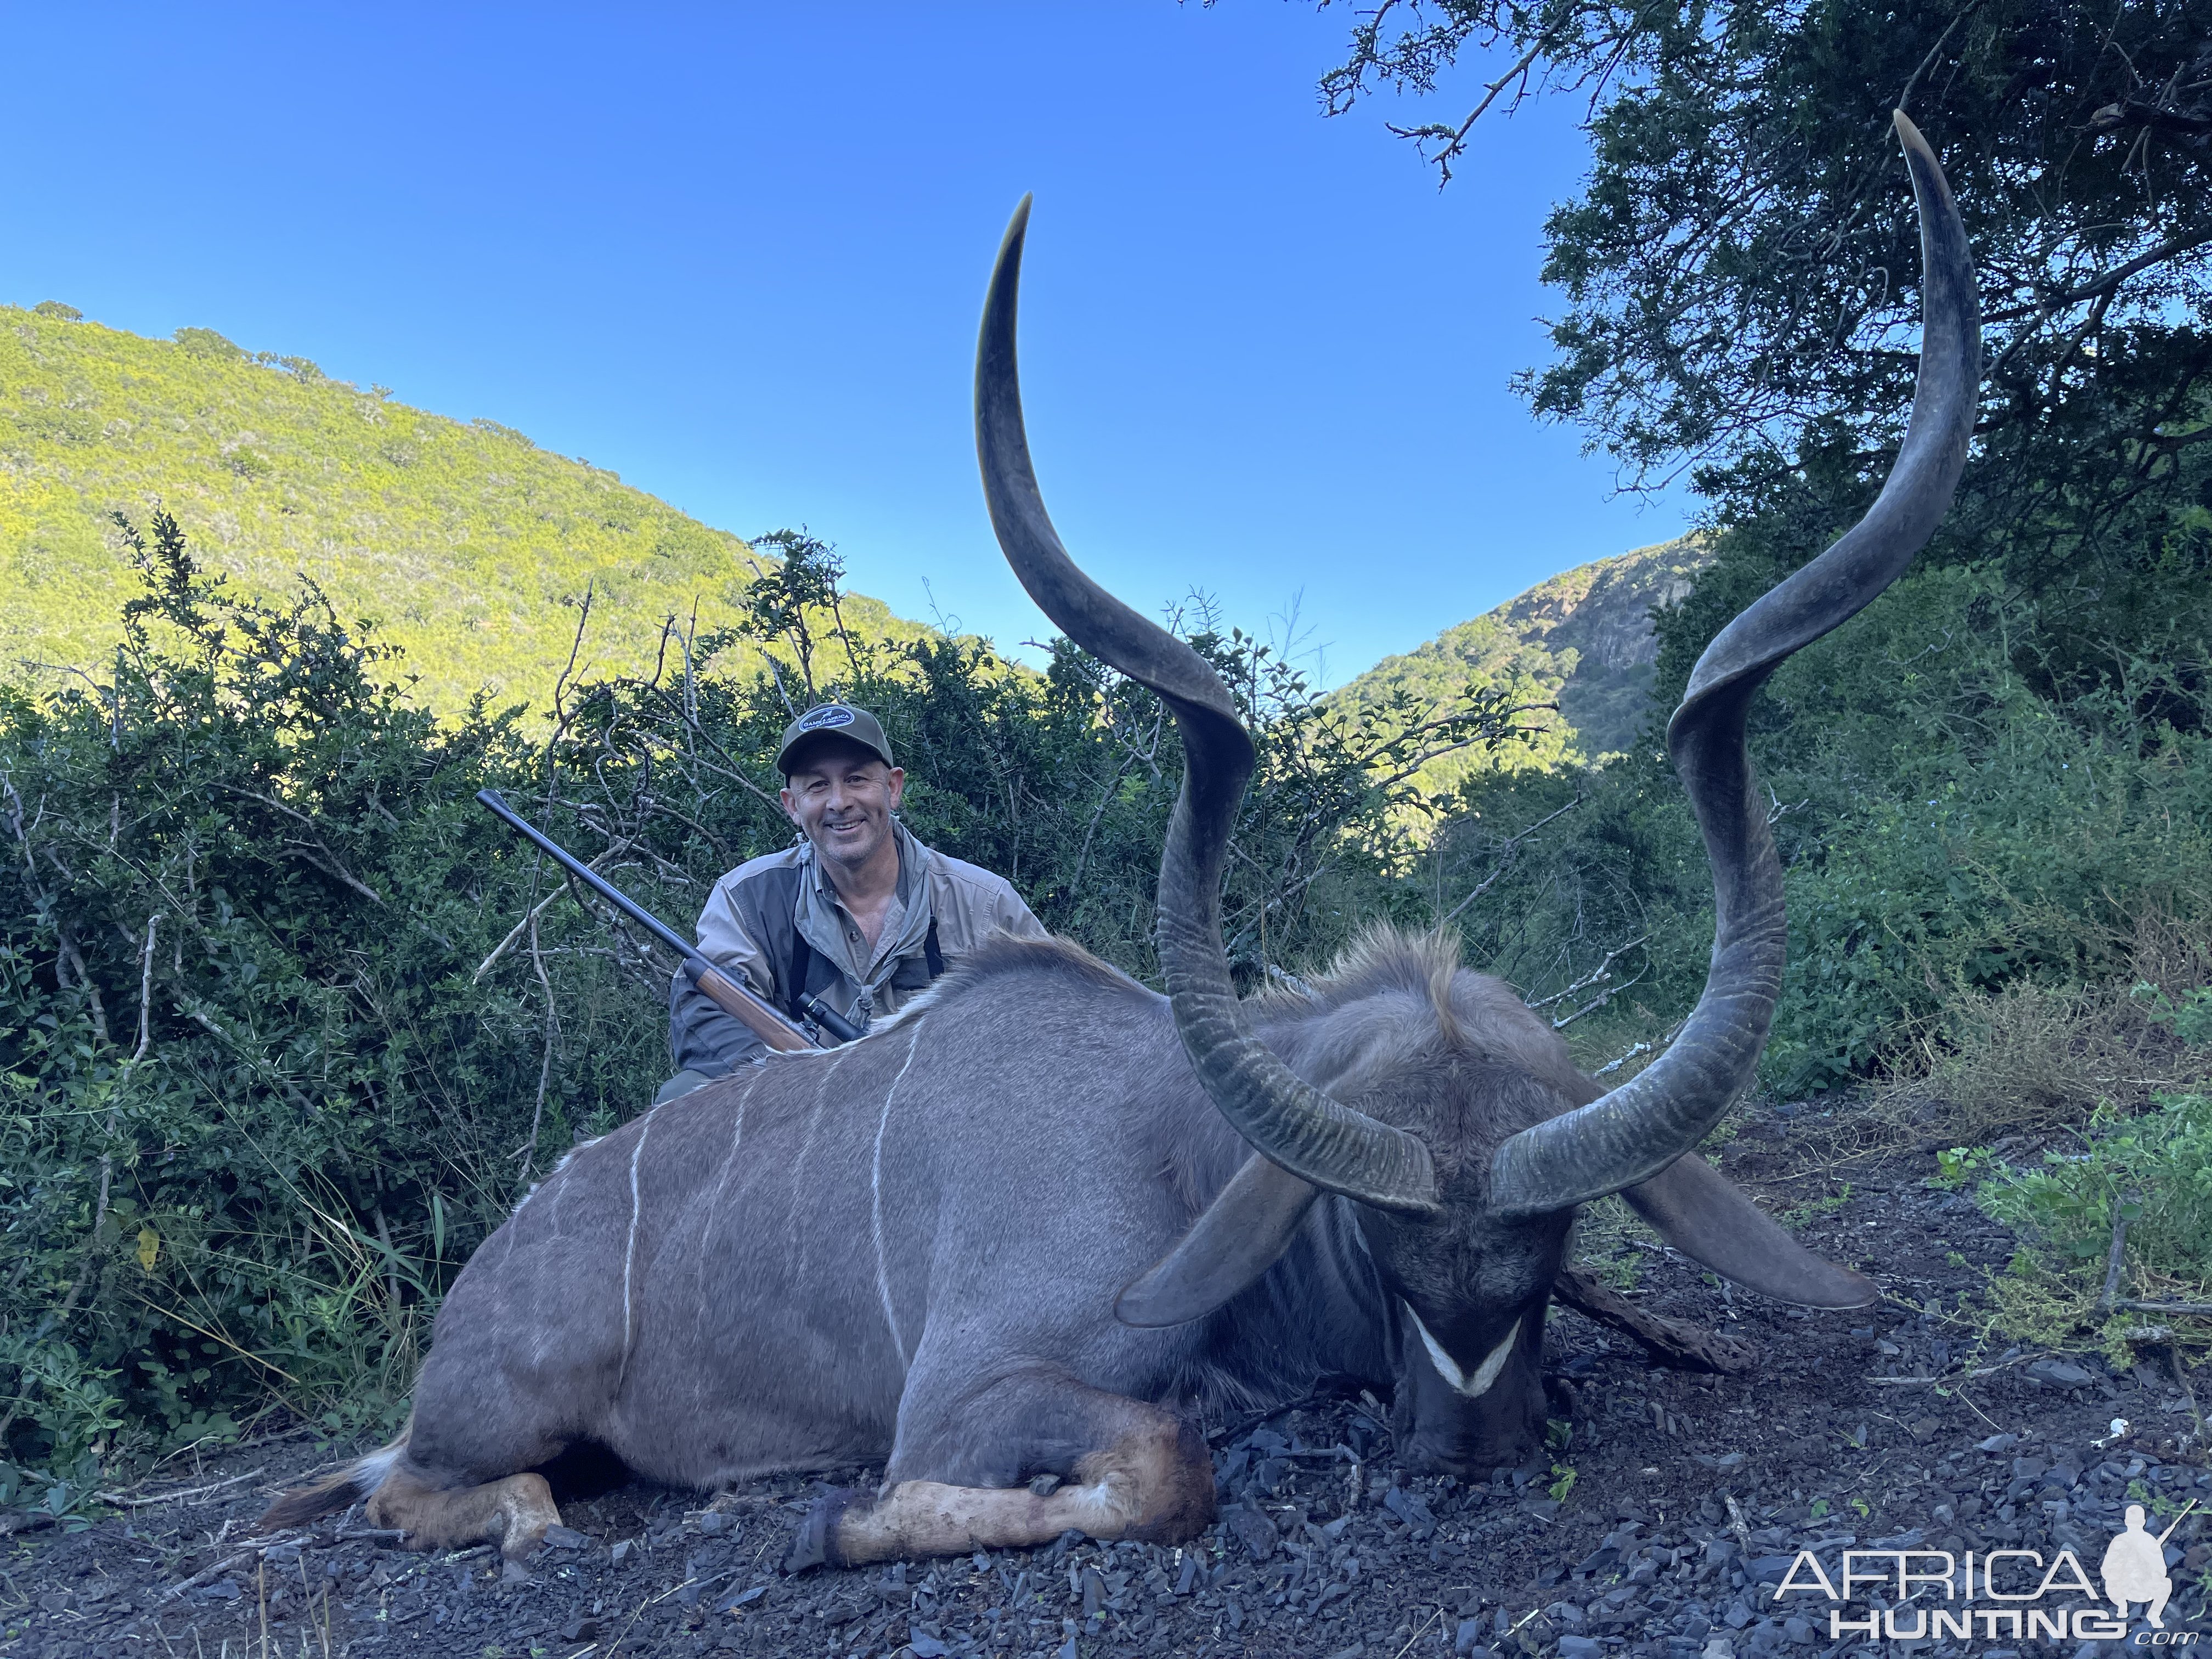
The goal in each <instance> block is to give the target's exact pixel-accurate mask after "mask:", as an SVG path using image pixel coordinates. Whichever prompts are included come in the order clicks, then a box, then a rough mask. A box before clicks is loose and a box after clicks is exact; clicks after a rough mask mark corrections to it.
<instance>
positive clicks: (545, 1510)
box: [363, 1467, 561, 1561]
mask: <svg viewBox="0 0 2212 1659" xmlns="http://www.w3.org/2000/svg"><path fill="white" fill-rule="evenodd" d="M363 1518H364V1519H365V1520H367V1521H368V1524H369V1525H370V1526H372V1527H397V1528H402V1529H404V1531H405V1532H406V1534H407V1537H406V1546H407V1547H408V1548H409V1549H410V1550H450V1549H459V1548H462V1547H465V1546H467V1545H470V1544H477V1543H484V1544H496V1545H498V1546H499V1549H500V1553H501V1554H502V1555H504V1556H505V1557H506V1558H507V1559H508V1560H510V1561H520V1560H523V1559H526V1558H527V1557H528V1556H530V1555H532V1554H533V1553H535V1552H536V1551H537V1548H538V1546H539V1545H540V1544H542V1543H544V1541H545V1529H546V1528H548V1527H552V1526H558V1525H559V1524H560V1521H561V1511H560V1510H557V1509H556V1508H555V1507H554V1506H553V1489H552V1488H551V1487H550V1486H547V1485H546V1484H545V1477H544V1475H542V1474H510V1475H508V1476H507V1478H506V1479H504V1480H487V1481H485V1482H483V1484H482V1485H481V1486H451V1487H446V1488H443V1489H441V1488H439V1487H436V1486H432V1485H431V1484H430V1483H429V1482H428V1481H427V1480H423V1479H422V1477H421V1476H420V1475H416V1474H410V1473H409V1472H408V1470H407V1469H406V1468H404V1467H402V1468H395V1469H394V1470H392V1473H391V1474H389V1475H387V1476H386V1478H385V1481H384V1484H383V1485H382V1486H379V1487H378V1488H377V1489H376V1492H375V1495H374V1496H373V1497H372V1498H370V1499H369V1500H368V1507H367V1509H366V1510H364V1511H363Z"/></svg>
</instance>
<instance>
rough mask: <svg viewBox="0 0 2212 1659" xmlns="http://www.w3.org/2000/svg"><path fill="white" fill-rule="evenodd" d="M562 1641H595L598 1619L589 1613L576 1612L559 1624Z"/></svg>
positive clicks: (597, 1633) (597, 1635)
mask: <svg viewBox="0 0 2212 1659" xmlns="http://www.w3.org/2000/svg"><path fill="white" fill-rule="evenodd" d="M561 1639H562V1641H564V1642H596V1641H598V1640H599V1620H596V1619H594V1618H592V1616H591V1615H590V1614H589V1613H578V1614H577V1615H576V1616H575V1617H574V1619H571V1620H569V1621H568V1623H567V1624H565V1625H563V1626H561Z"/></svg>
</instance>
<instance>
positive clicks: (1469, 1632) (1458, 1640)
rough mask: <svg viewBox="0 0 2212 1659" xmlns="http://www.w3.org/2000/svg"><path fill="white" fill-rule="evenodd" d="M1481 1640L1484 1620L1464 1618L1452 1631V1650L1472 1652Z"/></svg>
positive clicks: (1457, 1652)
mask: <svg viewBox="0 0 2212 1659" xmlns="http://www.w3.org/2000/svg"><path fill="white" fill-rule="evenodd" d="M1481 1641H1482V1620H1480V1619H1462V1620H1460V1621H1459V1628H1458V1629H1457V1630H1455V1631H1454V1632H1452V1651H1453V1652H1454V1653H1456V1654H1461V1655H1468V1654H1472V1653H1473V1652H1474V1650H1475V1648H1476V1647H1477V1646H1478V1645H1479V1644H1480V1643H1481Z"/></svg>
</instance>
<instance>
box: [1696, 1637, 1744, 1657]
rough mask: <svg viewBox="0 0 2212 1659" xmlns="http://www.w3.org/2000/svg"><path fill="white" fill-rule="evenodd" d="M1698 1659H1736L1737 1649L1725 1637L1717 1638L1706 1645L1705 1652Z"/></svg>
mask: <svg viewBox="0 0 2212 1659" xmlns="http://www.w3.org/2000/svg"><path fill="white" fill-rule="evenodd" d="M1698 1659H1735V1647H1734V1646H1732V1645H1731V1644H1730V1643H1729V1639H1728V1638H1727V1637H1725V1636H1716V1637H1715V1638H1713V1639H1712V1640H1711V1641H1710V1642H1708V1643H1706V1644H1705V1651H1704V1652H1703V1653H1701V1654H1700V1655H1699V1656H1698Z"/></svg>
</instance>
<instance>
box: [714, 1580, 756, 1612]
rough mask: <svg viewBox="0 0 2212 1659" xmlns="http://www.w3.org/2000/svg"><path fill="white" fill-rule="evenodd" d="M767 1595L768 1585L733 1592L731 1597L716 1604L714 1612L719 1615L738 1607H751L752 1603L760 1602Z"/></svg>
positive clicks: (724, 1598)
mask: <svg viewBox="0 0 2212 1659" xmlns="http://www.w3.org/2000/svg"><path fill="white" fill-rule="evenodd" d="M767 1594H768V1586H767V1585H766V1584H755V1585H754V1586H753V1587H752V1588H751V1589H741V1590H732V1591H731V1592H730V1594H729V1595H726V1596H724V1597H723V1598H722V1599H721V1600H720V1601H717V1602H715V1603H714V1611H715V1612H717V1613H729V1612H732V1610H734V1609H736V1608H738V1607H750V1605H751V1604H752V1603H754V1602H755V1601H759V1600H760V1599H761V1597H762V1596H763V1595H767Z"/></svg>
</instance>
